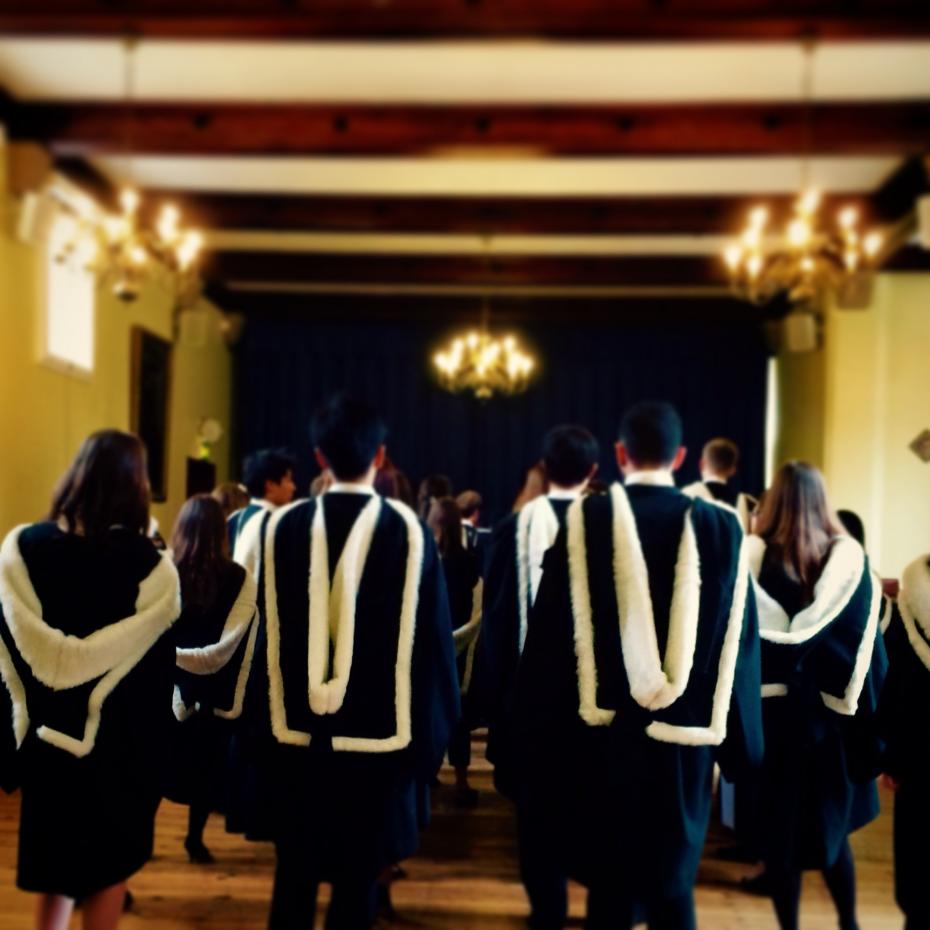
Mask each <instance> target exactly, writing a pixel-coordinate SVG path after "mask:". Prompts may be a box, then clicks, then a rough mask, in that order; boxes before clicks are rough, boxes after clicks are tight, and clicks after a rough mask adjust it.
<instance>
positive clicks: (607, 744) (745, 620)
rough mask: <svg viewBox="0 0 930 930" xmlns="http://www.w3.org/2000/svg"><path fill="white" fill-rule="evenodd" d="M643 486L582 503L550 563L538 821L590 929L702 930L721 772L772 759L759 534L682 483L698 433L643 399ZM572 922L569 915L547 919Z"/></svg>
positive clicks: (534, 696) (632, 440)
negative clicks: (685, 490) (710, 827)
mask: <svg viewBox="0 0 930 930" xmlns="http://www.w3.org/2000/svg"><path fill="white" fill-rule="evenodd" d="M616 452H617V460H618V464H619V466H620V469H621V471H622V472H623V474H624V476H625V480H626V490H624V488H623V487H621V486H620V485H614V486H613V487H612V488H611V489H610V493H609V494H608V495H593V496H589V497H587V498H584V499H579V500H577V501H575V502H574V503H573V504H572V505H571V506H570V507H569V510H568V514H567V517H566V521H565V527H564V528H563V529H562V530H561V531H560V533H559V536H558V539H557V540H556V542H555V545H554V546H553V547H552V548H551V549H550V550H549V551H548V553H547V554H546V557H545V561H544V565H543V573H542V581H541V584H540V587H539V593H538V596H537V599H536V603H535V605H534V607H533V610H532V615H531V619H530V624H529V632H528V636H527V639H526V646H525V650H524V652H523V657H522V660H521V665H520V671H519V676H518V682H517V691H516V701H515V712H514V729H515V734H514V735H515V737H516V746H517V750H518V754H517V759H518V768H517V782H518V791H519V794H520V798H521V806H522V809H523V812H524V815H525V816H527V817H529V818H531V819H532V820H533V821H534V823H535V824H536V829H537V831H538V833H539V835H540V836H546V837H547V843H546V850H547V852H548V853H549V854H550V855H552V856H553V857H554V859H555V861H554V863H553V865H554V867H558V868H561V869H562V870H563V871H564V872H565V873H567V874H569V875H570V876H572V877H574V878H576V879H577V880H579V881H581V882H582V883H584V884H585V885H587V887H588V889H589V897H588V917H587V924H586V926H587V927H588V928H589V930H602V928H603V930H608V928H609V930H617V928H624V927H630V926H631V925H632V923H633V918H634V914H636V913H638V912H642V911H645V914H646V916H647V918H648V922H649V926H650V928H652V930H657V928H662V930H693V927H694V926H695V917H694V902H693V886H694V881H695V877H696V873H697V867H698V862H699V859H700V854H701V848H702V846H703V842H704V837H705V833H706V829H707V823H708V819H709V816H710V806H711V782H712V777H713V767H714V762H715V761H717V762H719V763H720V765H721V766H722V768H723V769H724V771H725V772H727V773H728V774H729V776H730V777H731V778H734V779H736V778H738V777H740V776H741V775H742V774H743V773H744V772H746V771H747V770H749V769H751V768H752V767H753V766H754V765H757V764H758V762H759V761H760V760H761V755H762V736H761V732H762V721H761V709H760V703H761V699H760V673H759V634H758V624H757V616H756V609H755V602H754V599H753V595H752V589H751V586H750V583H749V572H748V563H747V561H746V556H745V547H744V545H743V534H742V531H741V529H740V527H739V525H738V523H737V520H736V518H735V517H734V515H733V514H732V512H731V511H730V510H729V509H725V508H723V507H719V506H716V505H714V504H710V503H707V502H705V501H702V500H692V499H690V498H688V497H687V496H686V495H684V494H682V493H681V492H680V491H678V490H677V489H676V488H675V486H674V482H673V478H672V473H673V471H674V470H675V469H676V468H677V467H678V466H679V465H680V464H681V462H682V460H683V458H684V454H685V450H684V449H683V448H682V447H681V422H680V420H679V418H678V414H677V413H676V412H675V410H674V409H673V408H671V407H670V406H669V405H667V404H640V405H638V406H637V407H634V408H633V409H632V410H630V411H629V412H628V413H627V415H626V416H625V417H624V420H623V424H622V426H621V435H620V441H619V442H618V444H617V449H616ZM536 920H537V924H536V925H537V926H539V927H543V928H548V927H552V928H556V927H561V926H562V918H561V915H558V914H552V915H551V916H550V915H543V914H539V915H536Z"/></svg>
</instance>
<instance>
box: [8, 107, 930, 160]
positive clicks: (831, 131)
mask: <svg viewBox="0 0 930 930" xmlns="http://www.w3.org/2000/svg"><path fill="white" fill-rule="evenodd" d="M8 122H9V125H8V131H9V134H10V136H11V138H13V139H30V140H35V141H38V142H42V143H44V144H46V145H48V146H49V147H50V148H51V149H52V151H53V152H55V153H56V154H59V155H72V156H73V155H78V156H86V155H95V154H112V153H114V152H122V151H124V149H125V147H126V144H127V140H129V139H131V141H132V148H133V150H134V151H135V152H139V153H142V154H153V155H154V154H166V155H256V156H258V155H366V156H367V155H423V154H431V153H437V152H439V153H442V152H447V151H455V150H461V149H465V150H482V151H492V152H493V151H507V152H512V151H529V152H531V153H538V154H545V155H564V156H586V155H591V156H650V155H661V156H691V155H694V156H729V155H734V156H735V155H784V154H794V153H798V152H802V151H805V150H808V151H810V152H812V153H822V154H885V153H891V154H896V155H897V154H900V155H907V154H919V153H922V152H924V151H925V150H927V149H930V101H927V100H914V101H904V102H902V101H893V102H887V101H885V102H877V103H829V104H817V105H815V106H813V107H811V108H810V112H809V113H808V112H807V111H806V109H805V107H804V106H802V105H798V104H791V103H761V104H694V105H679V104H672V105H669V104H618V105H610V106H561V105H560V106H542V105H539V106H473V105H468V106H460V105H454V106H451V105H450V106H417V105H400V106H398V105H391V106H370V105H342V104H338V105H337V104H307V105H290V104H287V105H282V104H276V105H265V104H262V105H257V104H256V105H252V104H249V105H239V104H235V105H227V104H217V103H204V104H196V103H194V104H187V103H185V104H159V103H147V104H138V105H136V106H135V107H134V108H133V111H132V114H131V115H130V114H129V112H128V111H127V109H126V107H125V106H123V105H121V104H106V103H104V104H100V103H75V104H71V103H67V104H65V103H28V104H20V105H18V106H17V107H16V108H15V109H14V110H13V113H12V116H11V117H10V118H9V119H8Z"/></svg>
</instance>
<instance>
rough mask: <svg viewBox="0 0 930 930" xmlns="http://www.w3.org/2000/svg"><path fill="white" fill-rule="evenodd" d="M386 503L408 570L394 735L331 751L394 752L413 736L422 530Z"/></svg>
mask: <svg viewBox="0 0 930 930" xmlns="http://www.w3.org/2000/svg"><path fill="white" fill-rule="evenodd" d="M385 503H386V504H387V505H388V506H389V507H391V508H393V510H395V511H396V512H397V513H398V514H399V515H400V516H401V517H402V518H403V520H404V523H406V525H407V568H406V572H405V577H404V593H403V598H402V601H401V611H400V630H399V632H398V637H397V659H396V661H395V664H394V712H395V718H396V721H397V732H396V733H395V734H394V736H389V737H387V738H386V739H364V738H360V737H349V736H334V737H333V749H334V750H336V751H337V752H339V751H344V752H394V751H396V750H398V749H404V748H406V747H407V746H408V745H410V740H411V738H412V734H413V728H412V711H411V694H412V675H413V641H414V637H415V635H416V623H417V607H418V606H419V601H420V579H421V577H422V575H423V552H424V548H425V542H424V539H423V527H422V525H421V524H420V521H419V520H418V519H417V515H416V514H415V513H414V512H413V511H412V510H411V509H410V508H409V507H408V506H407V505H406V504H403V503H401V502H400V501H397V500H393V499H391V498H388V499H386V501H385Z"/></svg>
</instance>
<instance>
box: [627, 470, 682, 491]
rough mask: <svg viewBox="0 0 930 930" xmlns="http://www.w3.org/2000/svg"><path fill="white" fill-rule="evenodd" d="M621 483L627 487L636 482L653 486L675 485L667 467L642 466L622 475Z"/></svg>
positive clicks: (670, 486) (668, 486)
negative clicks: (642, 467)
mask: <svg viewBox="0 0 930 930" xmlns="http://www.w3.org/2000/svg"><path fill="white" fill-rule="evenodd" d="M623 483H624V484H625V485H626V486H627V487H628V488H629V487H632V486H633V485H637V484H642V485H647V486H649V487H655V488H673V487H675V479H674V477H672V472H671V470H670V469H668V468H644V469H642V470H641V471H634V472H632V473H631V474H629V475H626V476H625V477H624V479H623Z"/></svg>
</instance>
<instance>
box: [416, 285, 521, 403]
mask: <svg viewBox="0 0 930 930" xmlns="http://www.w3.org/2000/svg"><path fill="white" fill-rule="evenodd" d="M488 315H489V311H488V304H487V302H485V303H484V305H483V307H482V319H481V327H480V328H479V329H477V330H471V331H470V332H468V333H465V334H463V335H459V336H456V337H454V338H453V339H452V340H451V342H450V343H449V345H448V347H447V348H446V349H445V350H442V351H439V352H437V353H436V354H435V355H434V356H433V364H434V366H435V368H436V372H437V375H438V377H439V383H440V385H442V387H443V388H445V390H447V391H451V392H453V393H461V392H469V393H471V394H474V396H475V397H476V398H478V399H479V400H488V399H489V398H491V397H493V396H494V395H495V394H519V393H521V392H522V391H525V390H526V388H527V387H528V386H529V383H530V379H531V377H532V374H533V371H534V370H535V368H536V362H535V361H534V359H533V357H532V356H531V355H529V354H528V353H526V352H525V351H523V349H521V348H520V345H519V343H518V342H517V339H516V337H515V336H513V335H508V336H504V337H503V338H498V337H495V336H493V335H492V334H491V332H490V331H489V329H488Z"/></svg>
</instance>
